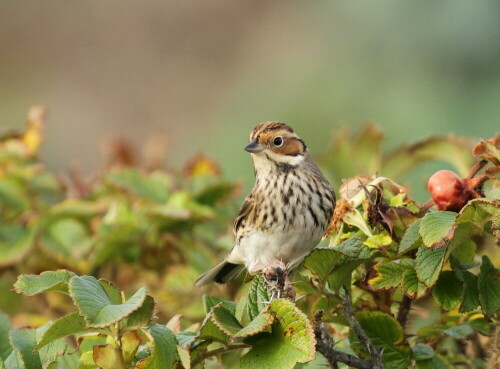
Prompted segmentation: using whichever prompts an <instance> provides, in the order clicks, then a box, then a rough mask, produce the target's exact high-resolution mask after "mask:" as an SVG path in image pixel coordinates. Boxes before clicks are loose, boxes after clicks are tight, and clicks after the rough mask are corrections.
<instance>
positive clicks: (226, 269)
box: [194, 260, 245, 287]
mask: <svg viewBox="0 0 500 369" xmlns="http://www.w3.org/2000/svg"><path fill="white" fill-rule="evenodd" d="M244 268H245V266H244V265H240V264H233V263H230V262H229V261H225V260H224V261H222V262H220V263H219V264H217V265H216V266H214V267H213V268H212V269H210V270H209V271H207V272H206V273H203V274H202V275H200V276H199V277H198V278H197V279H196V281H195V282H194V284H195V286H198V287H199V286H203V285H205V284H209V283H213V282H215V283H222V284H224V283H227V282H229V281H232V280H233V279H235V278H236V277H237V276H238V275H239V274H240V273H241V271H242V270H243V269H244Z"/></svg>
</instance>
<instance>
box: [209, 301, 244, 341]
mask: <svg viewBox="0 0 500 369" xmlns="http://www.w3.org/2000/svg"><path fill="white" fill-rule="evenodd" d="M223 304H224V303H223V302H221V303H219V304H218V305H216V306H214V307H213V308H212V311H211V312H210V316H211V319H212V322H213V323H214V324H215V325H216V326H217V327H218V328H219V329H220V330H221V331H222V332H224V333H225V334H227V335H228V336H233V335H234V334H235V333H237V332H239V331H240V330H241V329H242V328H243V326H242V325H241V324H240V322H238V319H236V317H235V316H234V315H233V314H232V313H231V312H230V311H229V310H228V309H226V308H225V306H224V305H223Z"/></svg>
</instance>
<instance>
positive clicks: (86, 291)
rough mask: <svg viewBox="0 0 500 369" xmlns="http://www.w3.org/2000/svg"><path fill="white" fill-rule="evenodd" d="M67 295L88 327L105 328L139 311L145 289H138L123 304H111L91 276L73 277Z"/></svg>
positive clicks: (100, 286) (103, 290)
mask: <svg viewBox="0 0 500 369" xmlns="http://www.w3.org/2000/svg"><path fill="white" fill-rule="evenodd" d="M69 293H70V295H71V298H72V299H73V301H74V303H75V305H76V306H77V307H78V310H79V311H80V313H81V314H82V315H83V317H84V318H85V321H86V322H87V325H88V326H89V327H98V328H102V327H107V326H110V325H111V324H113V323H115V322H117V321H119V320H122V319H124V318H126V317H128V316H129V315H130V314H132V313H133V312H134V311H136V310H138V309H140V307H141V306H142V305H143V303H144V300H145V298H146V289H145V288H144V287H143V288H140V289H139V290H138V291H137V292H136V293H135V294H134V295H133V296H132V297H131V298H129V299H128V300H127V301H125V302H124V303H123V304H113V301H112V300H111V298H110V296H108V295H107V294H106V291H105V289H104V288H103V287H102V285H101V284H100V283H99V282H98V281H97V279H95V278H94V277H92V276H83V277H78V276H75V277H73V278H72V279H71V280H70V282H69Z"/></svg>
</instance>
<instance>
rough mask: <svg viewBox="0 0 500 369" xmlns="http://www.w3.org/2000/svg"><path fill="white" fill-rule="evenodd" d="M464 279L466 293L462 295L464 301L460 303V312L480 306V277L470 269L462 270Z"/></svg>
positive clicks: (466, 311)
mask: <svg viewBox="0 0 500 369" xmlns="http://www.w3.org/2000/svg"><path fill="white" fill-rule="evenodd" d="M462 278H463V281H464V293H463V295H462V303H461V304H460V312H461V313H468V312H469V311H472V310H474V309H475V308H476V307H478V306H479V289H478V285H477V283H478V278H477V276H475V275H474V274H472V273H471V272H469V271H467V270H466V271H463V272H462Z"/></svg>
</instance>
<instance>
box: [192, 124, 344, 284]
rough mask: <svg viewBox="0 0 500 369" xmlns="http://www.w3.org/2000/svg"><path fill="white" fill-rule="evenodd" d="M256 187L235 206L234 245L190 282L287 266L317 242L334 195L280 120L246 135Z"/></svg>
mask: <svg viewBox="0 0 500 369" xmlns="http://www.w3.org/2000/svg"><path fill="white" fill-rule="evenodd" d="M245 150H246V151H248V152H250V154H251V156H252V160H253V166H254V172H255V185H254V187H253V189H252V191H251V193H250V195H248V196H247V198H246V199H245V201H244V203H243V205H242V206H241V208H240V211H239V213H238V216H237V218H236V220H235V222H234V226H233V231H234V234H235V236H236V244H235V246H234V247H233V249H232V250H231V252H230V253H229V255H228V256H227V257H226V258H225V259H224V260H223V261H222V262H221V263H219V264H218V265H216V266H215V267H213V268H212V269H210V270H209V271H207V272H206V273H204V274H203V275H201V276H200V277H198V279H197V280H196V282H195V285H197V286H202V285H205V284H209V283H212V282H216V283H227V282H229V281H231V280H232V279H234V278H236V277H237V276H238V275H239V274H240V272H241V271H242V270H243V269H244V268H245V267H246V268H247V270H248V272H249V273H250V274H255V273H257V272H259V271H261V270H262V269H264V268H266V267H267V266H269V265H271V264H272V263H274V262H281V263H282V264H285V265H286V268H287V270H292V269H293V268H295V267H296V266H298V265H299V264H300V262H301V261H302V260H303V259H304V257H305V256H306V255H307V254H308V253H309V252H310V251H311V250H312V249H313V248H314V247H316V245H317V244H318V243H319V241H320V240H321V238H322V236H323V235H324V234H325V231H326V229H327V227H328V224H329V221H330V218H331V217H332V214H333V209H334V207H335V193H334V191H333V188H332V186H331V185H330V183H329V182H328V181H327V180H326V179H325V177H324V176H323V174H322V173H321V171H320V169H319V168H318V167H317V166H316V164H315V163H314V161H313V159H312V157H311V155H310V154H309V151H308V149H307V146H306V144H305V143H304V141H302V140H301V139H300V137H299V136H297V134H296V133H295V132H294V131H293V129H292V128H291V127H290V126H288V125H287V124H285V123H280V122H264V123H261V124H259V125H258V126H257V127H255V129H254V130H253V131H252V132H251V133H250V143H249V144H248V145H247V146H246V147H245Z"/></svg>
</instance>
